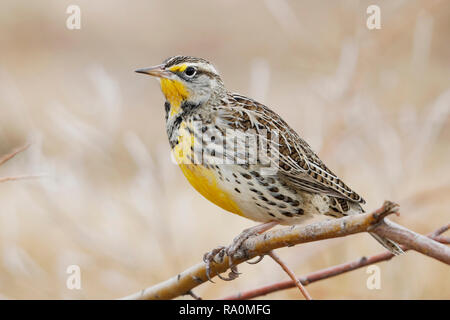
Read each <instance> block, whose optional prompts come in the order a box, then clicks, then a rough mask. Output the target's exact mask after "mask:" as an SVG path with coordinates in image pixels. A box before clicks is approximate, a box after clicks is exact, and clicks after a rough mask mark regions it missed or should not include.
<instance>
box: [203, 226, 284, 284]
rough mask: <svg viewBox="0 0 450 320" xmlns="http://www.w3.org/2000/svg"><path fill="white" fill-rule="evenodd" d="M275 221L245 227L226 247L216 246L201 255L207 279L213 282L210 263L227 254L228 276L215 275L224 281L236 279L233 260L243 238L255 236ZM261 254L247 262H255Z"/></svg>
mask: <svg viewBox="0 0 450 320" xmlns="http://www.w3.org/2000/svg"><path fill="white" fill-rule="evenodd" d="M277 224H278V223H277V222H268V223H263V224H260V225H257V226H255V227H252V228H248V229H245V230H244V231H242V232H241V233H240V234H239V235H238V236H237V237H236V238H234V239H233V242H232V243H231V245H229V246H228V247H224V246H220V247H217V248H215V249H213V250H211V251H210V252H207V253H205V255H204V256H203V261H204V262H205V263H206V277H207V278H208V280H209V281H211V282H214V281H212V280H211V264H213V263H222V262H223V259H224V257H225V255H226V256H228V261H229V266H230V270H231V271H230V273H229V274H228V277H224V276H222V275H220V274H217V276H218V277H219V278H220V279H222V280H225V281H231V280H234V279H236V278H237V277H238V276H239V274H240V273H239V272H238V269H237V266H236V265H235V264H234V262H233V260H234V259H235V258H236V257H239V258H240V257H241V256H242V253H241V251H242V250H241V249H242V244H243V243H244V242H245V240H247V239H249V238H251V237H253V236H256V235H258V234H260V233H262V232H264V231H266V230H268V229H270V228H272V227H274V226H275V225H277ZM262 258H263V256H260V257H258V259H257V260H256V261H254V262H249V263H250V264H256V263H258V262H260V261H261V260H262Z"/></svg>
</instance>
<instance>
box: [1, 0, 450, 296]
mask: <svg viewBox="0 0 450 320" xmlns="http://www.w3.org/2000/svg"><path fill="white" fill-rule="evenodd" d="M372 4H376V5H378V6H379V7H380V9H381V29H379V30H369V29H368V28H367V27H366V20H367V18H368V16H369V15H368V14H367V13H366V10H367V7H368V6H369V5H372ZM69 5H78V6H79V7H80V9H81V29H79V30H70V29H68V28H67V27H66V20H67V18H68V17H69V14H67V13H66V9H67V7H68V6H69ZM0 6H1V9H2V10H0V45H1V50H0V156H1V155H3V154H7V153H9V152H11V150H13V149H14V148H17V147H20V146H22V145H24V144H26V143H30V144H31V145H30V147H29V149H27V150H26V151H24V152H22V153H20V154H19V155H18V156H17V157H15V158H14V159H12V160H11V161H9V162H7V163H5V164H4V165H3V166H1V167H0V177H7V176H17V175H36V174H37V175H44V176H43V177H40V178H36V179H28V180H20V181H10V182H3V183H0V298H2V299H112V298H119V297H122V296H125V295H128V294H131V293H133V292H135V291H138V290H141V289H143V288H144V287H148V286H150V285H153V284H156V283H158V282H161V281H163V280H165V279H167V278H169V277H172V276H174V275H176V274H177V273H179V272H180V271H182V270H184V269H187V268H188V267H190V266H191V265H193V264H196V263H198V262H199V261H201V258H202V256H203V254H204V253H205V252H207V251H209V250H211V249H212V248H213V247H216V246H217V245H227V244H229V243H230V242H231V240H232V239H233V238H234V237H235V236H236V235H237V234H238V233H240V232H241V231H242V230H243V229H244V228H247V227H250V226H253V225H254V224H255V223H254V222H252V221H250V220H246V219H243V218H240V217H237V216H234V215H232V214H229V213H226V212H225V211H223V210H222V209H220V208H218V207H216V206H215V205H213V204H211V203H210V202H208V201H207V200H205V199H204V198H203V197H202V196H201V195H199V194H198V193H197V192H196V191H195V190H194V189H193V188H192V187H191V186H190V185H189V184H188V182H187V181H186V180H185V178H184V177H183V176H182V173H181V171H180V170H179V169H178V167H177V166H176V165H174V164H173V163H172V161H171V160H170V154H169V145H168V142H167V137H166V132H165V122H164V107H163V103H164V100H163V96H162V94H161V92H160V89H159V86H158V84H157V82H156V81H155V80H152V79H151V78H150V77H144V76H142V75H138V74H135V73H134V72H133V70H135V69H136V68H139V67H147V66H151V65H155V64H159V63H161V62H162V61H163V60H164V59H165V58H167V57H169V56H173V55H177V54H183V55H194V56H199V57H203V58H206V59H208V60H210V61H212V62H213V63H214V64H215V66H216V67H217V69H218V70H219V72H220V73H221V75H222V78H223V79H224V82H225V84H226V86H227V88H228V89H230V90H231V91H236V92H239V93H241V94H244V95H248V96H251V97H253V98H255V99H257V100H259V101H260V102H262V103H264V104H267V105H268V106H270V107H271V108H272V109H274V110H275V111H276V112H278V113H279V114H280V115H281V116H282V117H284V118H285V119H287V120H288V122H289V124H290V125H291V126H292V127H293V128H294V129H295V130H296V131H297V132H299V133H300V134H301V135H302V136H303V137H304V138H305V139H306V140H307V141H308V142H309V143H310V144H311V146H312V147H313V149H314V150H316V152H317V153H319V155H320V156H321V158H322V159H323V160H324V162H325V163H327V165H328V166H329V167H330V168H331V169H332V170H333V171H335V172H336V173H337V174H338V175H339V176H340V177H342V178H343V180H344V181H346V183H347V184H349V185H350V186H351V187H352V188H353V189H354V190H356V191H357V192H358V193H359V194H360V195H362V196H363V197H364V198H365V199H366V200H367V205H366V207H365V208H366V210H372V209H375V208H377V207H379V206H380V205H381V204H382V202H383V201H384V200H385V199H389V200H393V201H396V202H398V203H400V204H401V216H400V217H393V218H392V220H394V221H396V222H399V223H401V224H403V225H405V226H406V227H408V228H411V229H412V230H414V231H417V232H420V233H428V232H431V231H433V230H435V229H437V228H438V227H440V226H441V225H443V224H446V223H448V222H449V209H450V197H449V195H450V148H449V146H450V143H449V141H450V77H449V74H450V41H449V40H450V39H449V37H450V2H449V1H425V0H424V1H357V0H347V1H339V2H337V1H320V2H317V1H288V0H283V1H280V0H277V1H275V0H266V1H256V0H254V1H237V0H231V1H199V0H196V1H133V2H126V1H106V0H104V1H100V0H97V1H87V0H86V1H82V0H77V1H61V0H59V1H56V0H55V1H49V0H43V1H33V2H30V1H23V0H19V1H18V0H3V1H2V2H1V4H0ZM224 226H226V227H224ZM382 251H383V249H382V247H381V246H380V245H379V244H378V243H377V242H376V241H374V240H373V239H372V238H371V237H370V236H369V235H367V234H357V235H353V236H349V237H346V238H341V239H334V240H326V241H321V242H317V243H311V244H305V245H301V246H297V247H292V248H287V249H280V250H278V252H279V255H280V256H281V257H282V258H283V259H284V260H285V261H286V262H287V263H288V265H289V266H290V267H291V268H292V269H293V270H294V271H295V272H296V274H297V275H299V276H300V275H304V274H307V273H309V272H312V271H316V270H318V269H321V268H325V267H329V266H332V265H335V264H339V263H343V262H347V261H349V260H354V259H357V258H359V257H361V256H364V255H366V256H368V255H372V254H376V253H379V252H382ZM70 265H78V266H79V267H80V269H81V286H82V288H81V290H69V289H68V288H67V286H66V281H67V278H68V276H69V275H68V274H67V273H66V270H67V268H68V267H69V266H70ZM378 266H379V267H380V269H381V289H380V290H369V289H368V288H367V287H366V281H367V278H368V276H369V274H366V269H365V268H362V269H360V270H356V271H353V272H350V273H347V274H345V275H341V276H338V277H335V278H332V279H329V280H324V281H321V282H317V283H314V284H311V285H310V286H308V290H309V292H310V294H311V295H312V297H313V298H316V299H432V298H441V299H442V298H444V299H448V298H450V272H449V268H448V266H445V265H444V264H442V263H440V262H437V261H433V260H431V259H430V258H427V257H425V256H422V255H419V254H417V253H414V252H408V253H407V254H406V255H403V256H401V257H397V258H395V259H393V260H392V261H390V262H387V263H380V264H378ZM240 271H241V272H243V274H242V275H241V277H240V278H239V279H238V280H235V281H232V282H224V281H221V280H219V279H218V280H217V281H216V284H211V283H206V284H203V285H201V286H200V287H198V288H196V289H195V290H194V291H195V293H196V294H197V295H200V296H202V297H203V298H220V297H223V296H226V295H229V294H232V293H237V292H238V291H242V290H248V289H251V288H255V287H257V286H260V285H264V284H269V283H272V282H274V281H280V280H285V279H287V275H286V274H285V273H284V272H283V271H282V270H281V269H280V268H279V266H278V265H276V264H275V263H274V262H273V261H271V260H270V259H264V260H263V261H262V262H261V263H259V264H257V265H254V266H250V265H246V264H244V265H242V266H241V267H240ZM184 298H186V299H190V297H188V296H186V297H184ZM267 298H273V299H298V298H301V296H300V294H299V293H298V292H297V290H296V289H291V290H286V291H282V292H278V293H275V294H272V295H270V296H267Z"/></svg>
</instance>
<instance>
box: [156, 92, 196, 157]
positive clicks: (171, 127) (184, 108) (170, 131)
mask: <svg viewBox="0 0 450 320" xmlns="http://www.w3.org/2000/svg"><path fill="white" fill-rule="evenodd" d="M199 106H200V105H199V104H195V103H192V102H188V101H185V102H183V103H182V104H181V112H180V113H179V114H177V115H176V116H175V119H173V121H171V122H168V120H169V113H170V108H171V105H170V102H169V101H166V102H165V103H164V109H165V111H166V123H167V135H168V137H169V143H170V147H171V148H172V149H173V148H174V147H175V146H176V145H177V144H178V137H177V136H175V133H176V132H178V129H179V128H180V124H181V122H183V120H184V121H187V122H188V121H189V118H190V117H191V116H192V114H193V113H194V112H195V110H196V109H197V108H198V107H199Z"/></svg>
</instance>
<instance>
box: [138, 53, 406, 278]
mask: <svg viewBox="0 0 450 320" xmlns="http://www.w3.org/2000/svg"><path fill="white" fill-rule="evenodd" d="M135 71H136V72H137V73H142V74H146V75H150V76H153V77H155V78H156V79H157V80H159V83H160V86H161V91H162V93H163V95H164V98H165V103H164V108H165V120H166V131H167V135H168V139H169V144H170V147H171V150H172V154H173V156H174V158H175V160H176V162H177V164H178V165H179V167H180V168H181V171H182V172H183V174H184V176H185V177H186V178H187V180H188V181H189V183H190V184H191V185H192V186H193V187H194V188H195V189H196V190H197V191H198V192H199V193H200V194H202V195H203V196H204V197H205V198H206V199H208V200H209V201H211V202H213V203H214V204H216V205H217V206H219V207H221V208H223V209H225V210H226V211H229V212H231V213H234V214H236V215H239V216H242V217H245V218H248V219H251V220H253V221H256V222H260V224H258V225H256V226H254V227H251V228H249V229H246V230H244V231H243V232H242V233H241V235H239V236H238V237H236V238H235V239H234V241H233V243H232V244H231V245H230V246H229V247H227V248H225V247H219V248H216V249H214V250H212V251H211V252H209V253H207V254H205V257H204V259H205V262H207V263H208V268H209V264H210V263H211V262H212V261H214V257H215V256H216V255H217V254H219V253H220V252H221V254H222V255H223V254H224V252H225V253H226V254H228V255H229V256H232V255H233V253H235V252H236V250H237V249H238V248H239V246H240V245H241V244H242V243H243V241H245V240H246V239H247V238H248V237H250V236H252V235H255V234H259V233H263V232H265V231H267V230H268V229H270V228H272V227H274V226H276V225H278V224H279V225H296V224H302V223H305V222H306V221H307V220H308V219H311V218H314V217H318V216H321V217H331V218H340V217H345V216H349V215H355V214H361V213H363V212H364V209H363V207H362V205H364V204H365V200H364V199H363V198H362V197H361V196H360V195H358V194H357V193H356V192H355V191H353V190H352V189H351V188H350V187H349V186H347V184H345V183H344V182H343V181H342V180H341V179H340V178H338V176H337V175H336V174H334V173H333V172H332V171H331V170H330V169H329V168H328V167H327V166H326V165H325V164H324V163H323V162H322V160H321V159H320V158H319V156H318V155H317V154H316V153H315V152H314V151H313V150H312V148H311V147H310V145H309V144H308V143H307V142H306V141H305V140H304V139H303V138H302V137H301V136H300V135H299V134H298V133H297V132H296V131H295V130H293V129H292V128H291V127H290V126H289V125H288V124H287V122H286V121H285V120H283V119H282V118H281V117H280V116H279V115H278V114H277V113H276V112H274V111H273V110H272V109H270V108H269V107H267V106H265V105H263V104H262V103H259V102H257V101H255V100H253V99H251V98H248V97H246V96H243V95H241V94H237V93H233V92H230V91H228V90H227V89H226V87H225V85H224V82H223V81H222V78H221V76H220V74H219V72H218V71H217V69H216V68H215V67H214V65H213V64H211V63H210V62H209V61H207V60H205V59H203V58H196V57H192V56H183V55H177V56H173V57H170V58H168V59H166V60H164V61H163V63H162V64H159V65H156V66H153V67H150V68H142V69H137V70H135ZM371 235H372V236H373V237H374V238H375V239H376V240H377V241H378V242H380V243H381V244H382V245H383V246H384V247H385V248H387V249H388V250H389V251H391V252H392V253H394V254H396V255H398V254H400V253H402V249H401V248H400V247H399V246H398V245H397V244H396V243H395V242H393V241H391V240H390V239H387V238H383V237H380V236H378V235H377V234H375V233H371ZM208 278H209V274H208Z"/></svg>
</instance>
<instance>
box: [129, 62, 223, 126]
mask: <svg viewBox="0 0 450 320" xmlns="http://www.w3.org/2000/svg"><path fill="white" fill-rule="evenodd" d="M136 72H138V73H144V74H148V75H151V76H154V77H156V78H157V79H158V80H159V82H160V84H161V90H162V92H163V94H164V96H165V97H166V100H167V101H168V102H169V103H170V105H171V109H170V115H169V116H170V117H172V116H174V114H176V113H178V112H180V110H181V106H182V105H183V104H185V103H188V104H190V105H201V104H203V103H204V102H206V101H208V100H209V99H210V98H211V97H212V96H214V95H216V96H217V95H220V94H222V93H223V92H224V91H225V88H224V85H223V82H222V80H221V79H220V76H219V73H218V72H217V70H216V68H214V66H213V65H212V64H211V63H209V62H208V61H206V60H204V59H201V58H195V57H189V56H174V57H171V58H168V59H166V60H165V61H164V62H163V63H162V64H160V65H157V66H154V67H150V68H143V69H138V70H136Z"/></svg>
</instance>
